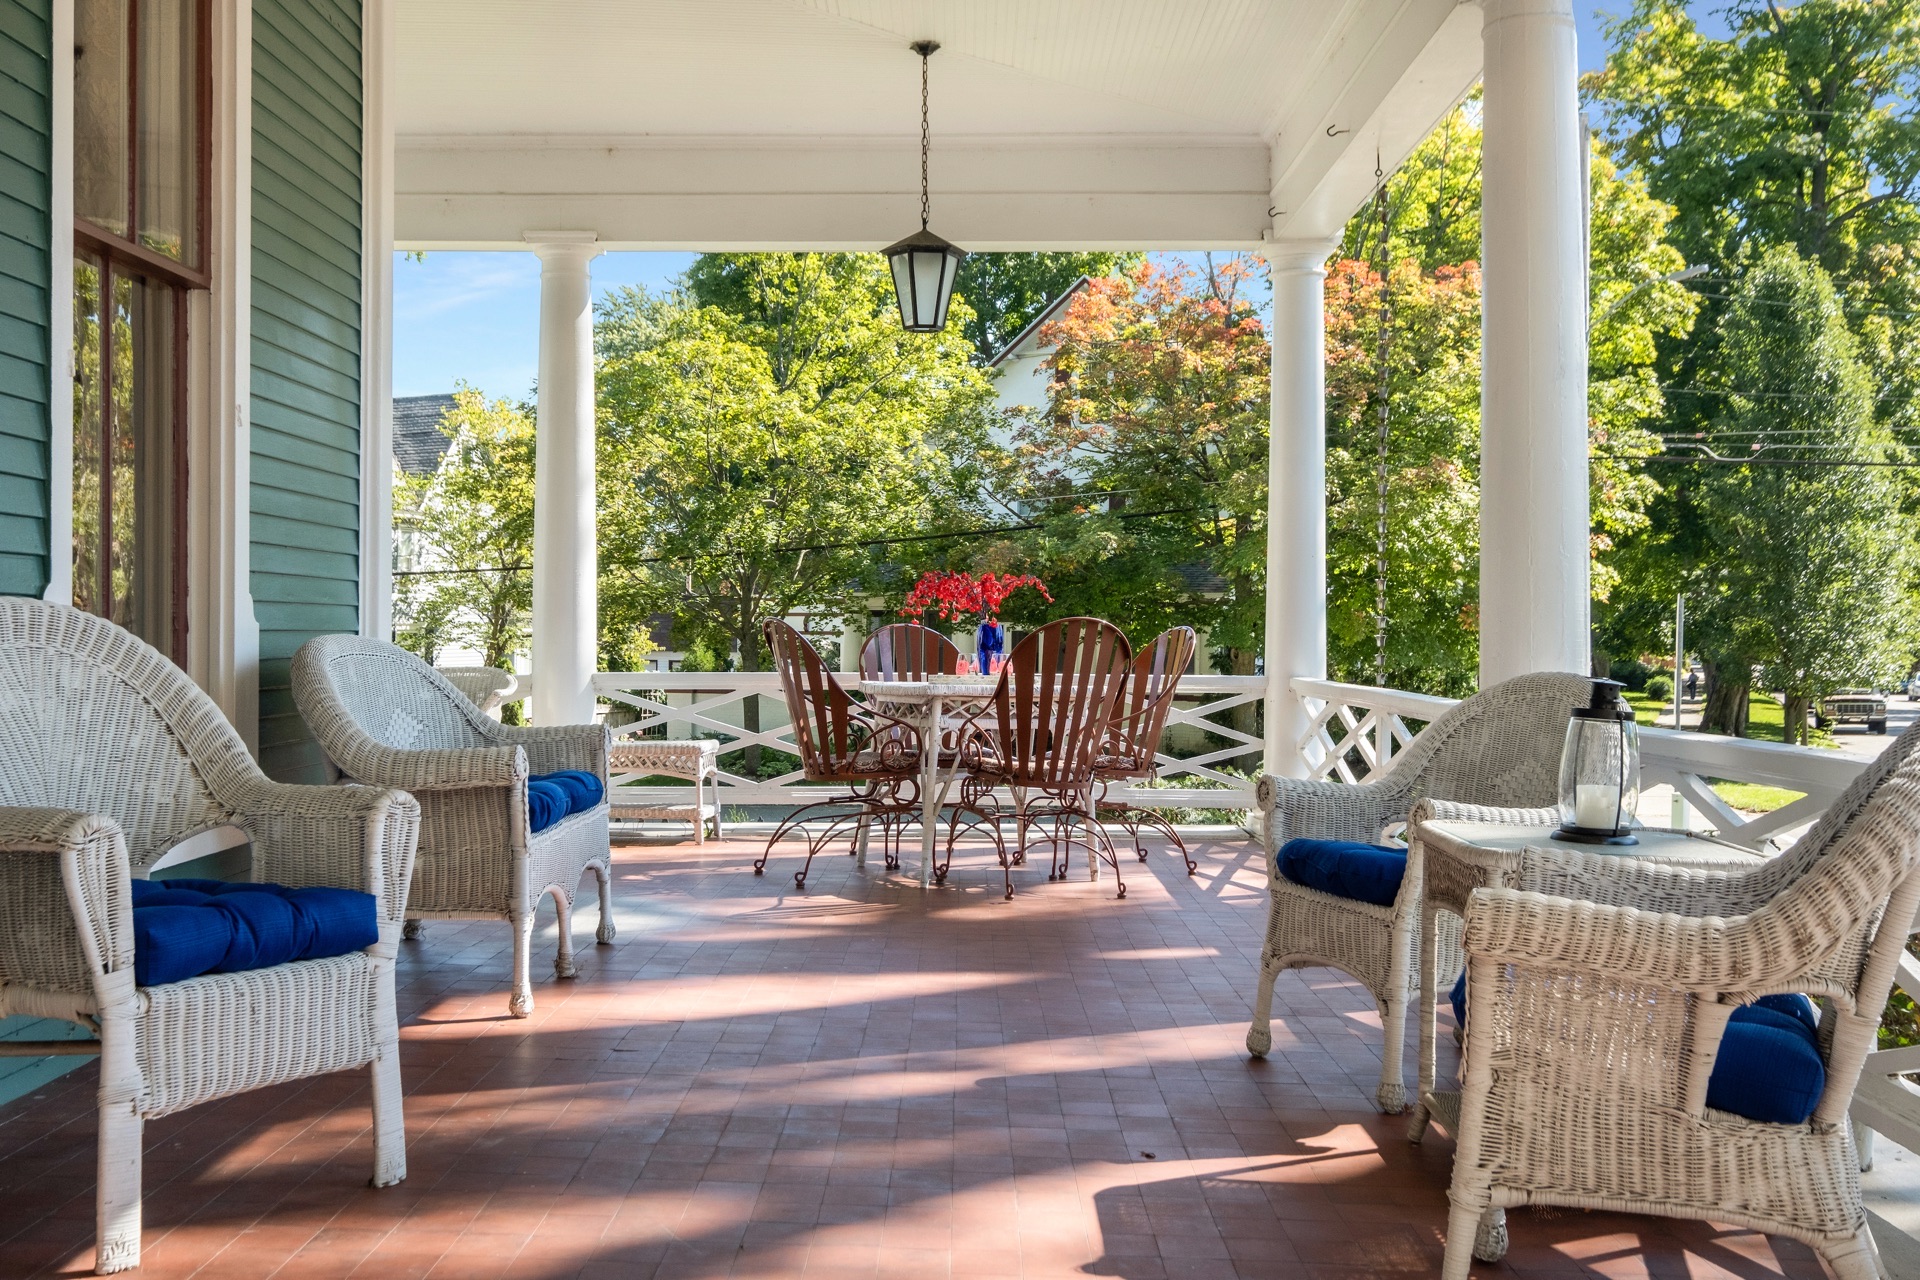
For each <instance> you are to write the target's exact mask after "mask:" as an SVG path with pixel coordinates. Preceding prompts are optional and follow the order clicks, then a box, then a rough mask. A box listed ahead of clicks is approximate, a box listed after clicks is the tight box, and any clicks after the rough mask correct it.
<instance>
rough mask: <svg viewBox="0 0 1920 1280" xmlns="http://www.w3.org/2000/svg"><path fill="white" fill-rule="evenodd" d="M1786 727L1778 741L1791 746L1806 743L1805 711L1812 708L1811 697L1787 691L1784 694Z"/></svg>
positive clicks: (1804, 744)
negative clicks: (1786, 693) (1785, 694)
mask: <svg viewBox="0 0 1920 1280" xmlns="http://www.w3.org/2000/svg"><path fill="white" fill-rule="evenodd" d="M1785 701H1786V707H1785V711H1786V728H1785V730H1784V731H1783V732H1782V733H1781V735H1780V741H1782V742H1784V743H1786V744H1787V745H1788V746H1792V745H1794V744H1795V743H1799V744H1800V745H1801V746H1806V745H1807V737H1808V735H1807V713H1808V712H1809V711H1812V710H1813V699H1812V698H1809V697H1808V696H1807V695H1806V694H1804V693H1789V694H1788V695H1787V696H1786V699H1785Z"/></svg>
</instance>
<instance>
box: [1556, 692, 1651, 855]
mask: <svg viewBox="0 0 1920 1280" xmlns="http://www.w3.org/2000/svg"><path fill="white" fill-rule="evenodd" d="M1620 688H1621V686H1620V683H1619V682H1618V681H1617V680H1595V681H1594V682H1593V699H1592V701H1591V702H1589V703H1588V704H1587V705H1586V706H1584V707H1575V708H1574V711H1573V716H1572V718H1571V719H1569V720H1568V721H1567V741H1566V745H1565V747H1563V748H1562V749H1561V752H1560V827H1559V829H1558V830H1557V831H1555V832H1554V833H1553V838H1554V839H1556V840H1571V841H1574V842H1575V843H1578V844H1638V843H1639V841H1638V840H1636V839H1635V838H1634V835H1633V831H1632V826H1633V813H1634V809H1635V808H1636V807H1637V806H1638V804H1639V802H1640V730H1639V727H1638V726H1637V725H1636V724H1635V723H1634V720H1633V709H1632V708H1631V707H1629V706H1627V704H1626V702H1625V700H1624V699H1622V698H1621V697H1620Z"/></svg>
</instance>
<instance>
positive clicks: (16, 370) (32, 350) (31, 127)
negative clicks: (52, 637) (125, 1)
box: [0, 0, 53, 596]
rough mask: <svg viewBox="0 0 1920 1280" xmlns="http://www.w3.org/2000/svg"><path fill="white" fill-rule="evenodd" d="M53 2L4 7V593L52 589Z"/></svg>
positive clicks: (0, 177)
mask: <svg viewBox="0 0 1920 1280" xmlns="http://www.w3.org/2000/svg"><path fill="white" fill-rule="evenodd" d="M52 52H53V0H0V595H32V596H37V595H39V594H40V593H41V592H43V591H45V590H46V589H47V571H48V568H49V564H48V545H47V544H48V541H49V528H50V522H49V511H48V503H49V493H50V490H49V488H48V483H47V479H48V457H49V453H50V450H51V448H52V429H53V423H52V418H51V416H50V415H49V412H48V400H47V393H48V377H47V370H48V366H49V363H50V360H51V357H50V355H49V349H50V342H49V334H48V324H47V314H48V292H49V289H50V288H51V281H52V269H53V266H52V260H51V258H50V257H49V254H48V250H49V248H50V246H51V245H52V243H53V237H52V234H51V209H50V203H49V201H50V196H51V191H52V181H51V167H52V161H53V142H52V127H53V62H52Z"/></svg>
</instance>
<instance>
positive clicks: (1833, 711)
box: [1813, 689, 1887, 733]
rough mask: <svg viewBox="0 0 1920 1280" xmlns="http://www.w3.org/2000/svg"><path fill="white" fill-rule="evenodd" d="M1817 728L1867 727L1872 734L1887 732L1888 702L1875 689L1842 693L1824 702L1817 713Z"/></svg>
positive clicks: (1833, 695) (1828, 696) (1844, 691)
mask: <svg viewBox="0 0 1920 1280" xmlns="http://www.w3.org/2000/svg"><path fill="white" fill-rule="evenodd" d="M1813 723H1814V726H1815V727H1816V728H1820V729H1825V728H1827V727H1829V726H1830V725H1836V724H1864V725H1865V726H1867V732H1869V733H1885V732H1886V731H1887V700H1886V698H1885V696H1883V695H1881V694H1879V693H1876V692H1874V691H1873V690H1872V689H1841V690H1838V691H1837V692H1834V693H1830V694H1828V695H1827V696H1826V697H1824V698H1822V699H1820V705H1819V707H1818V708H1817V709H1816V710H1815V711H1814V713H1813Z"/></svg>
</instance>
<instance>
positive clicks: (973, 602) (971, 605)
mask: <svg viewBox="0 0 1920 1280" xmlns="http://www.w3.org/2000/svg"><path fill="white" fill-rule="evenodd" d="M1021 587H1032V588H1033V589H1034V590H1035V591H1038V592H1039V593H1040V596H1041V598H1042V599H1044V600H1045V601H1046V602H1047V603H1048V604H1052V603H1053V597H1052V596H1051V595H1048V594H1047V584H1046V583H1044V582H1042V581H1040V579H1038V578H1036V577H1034V576H1033V575H1032V574H1030V573H1002V574H994V573H983V574H981V575H980V576H979V577H977V578H976V577H974V576H973V575H972V574H970V573H956V572H954V571H952V570H949V569H930V570H928V571H927V572H926V573H923V574H921V575H920V580H919V581H918V582H916V583H914V584H913V590H912V591H910V592H908V593H907V603H906V604H905V605H904V606H903V607H902V608H901V610H900V612H901V614H902V616H911V617H915V618H920V617H925V616H926V612H927V610H929V609H931V610H933V611H934V613H935V614H936V615H937V616H938V617H939V618H940V620H941V621H943V622H947V621H953V622H958V621H961V620H962V619H965V618H967V617H970V616H972V615H975V614H978V615H979V617H980V620H981V621H982V622H994V621H996V620H997V619H998V617H999V613H1000V606H1001V605H1002V604H1004V603H1006V599H1007V597H1008V596H1010V595H1012V594H1013V593H1014V592H1015V591H1018V590H1019V589H1020V588H1021Z"/></svg>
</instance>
